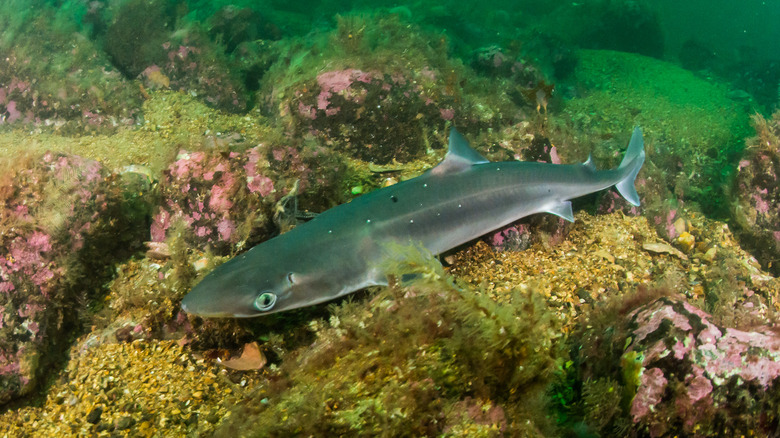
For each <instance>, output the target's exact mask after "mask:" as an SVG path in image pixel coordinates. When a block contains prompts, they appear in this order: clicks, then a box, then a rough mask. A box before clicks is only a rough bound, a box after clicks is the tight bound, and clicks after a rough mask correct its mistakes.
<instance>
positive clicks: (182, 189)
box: [151, 146, 281, 252]
mask: <svg viewBox="0 0 780 438" xmlns="http://www.w3.org/2000/svg"><path fill="white" fill-rule="evenodd" d="M267 150H268V148H266V147H265V146H257V147H254V148H252V149H249V150H247V151H246V152H243V153H237V152H231V153H227V154H222V153H216V152H213V153H206V152H187V151H180V152H179V156H178V158H177V160H176V161H175V162H174V163H173V164H171V166H170V167H169V168H168V169H167V170H166V171H165V175H164V177H163V179H162V181H161V191H162V194H163V201H162V205H161V207H160V209H159V211H158V212H157V214H155V215H154V218H153V222H152V227H151V235H152V240H153V241H156V242H161V241H163V240H165V239H166V237H167V232H168V229H169V228H170V227H171V226H172V225H173V224H174V223H176V222H177V221H181V222H183V224H184V225H185V226H186V228H187V229H189V230H191V235H190V236H189V239H190V240H191V241H190V243H191V244H194V245H196V246H199V247H201V248H205V247H207V246H208V247H211V248H212V249H213V250H215V251H217V252H223V251H227V250H228V249H229V248H230V247H231V245H233V244H235V243H236V242H238V241H239V240H241V239H245V238H246V237H247V236H240V235H238V233H237V232H236V230H237V229H239V227H240V226H241V225H242V224H244V223H245V222H246V221H249V220H253V218H256V217H257V215H258V214H260V212H262V211H263V209H269V208H270V206H271V205H273V204H274V203H275V202H276V200H277V198H278V196H281V194H278V196H276V195H277V193H276V191H275V184H274V180H273V179H271V177H269V176H268V175H273V173H272V172H271V169H270V165H271V163H269V162H268V160H267V159H266V158H265V154H266V153H267Z"/></svg>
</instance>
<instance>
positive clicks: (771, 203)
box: [731, 111, 780, 275]
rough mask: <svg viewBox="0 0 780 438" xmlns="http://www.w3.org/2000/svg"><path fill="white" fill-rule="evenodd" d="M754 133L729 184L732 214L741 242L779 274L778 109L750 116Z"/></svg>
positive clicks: (779, 160) (779, 115)
mask: <svg viewBox="0 0 780 438" xmlns="http://www.w3.org/2000/svg"><path fill="white" fill-rule="evenodd" d="M753 126H754V128H755V129H756V136H755V137H753V138H751V139H748V140H747V144H748V147H747V149H746V150H745V156H744V158H743V159H742V160H741V161H740V162H739V166H738V168H737V178H736V180H735V183H734V186H733V188H732V191H731V192H732V202H731V206H732V215H733V217H734V222H735V224H736V227H735V231H736V234H737V237H738V238H739V239H740V240H741V242H742V243H743V244H744V245H745V246H746V247H747V248H748V249H749V250H750V251H751V252H752V253H753V255H755V256H756V258H757V259H758V260H759V261H760V262H761V263H762V265H764V266H765V267H766V268H767V269H768V270H770V271H772V272H773V273H774V274H775V275H778V274H780V264H778V263H771V262H772V261H774V260H777V259H778V258H780V241H778V240H777V239H775V236H776V235H777V233H778V232H780V179H779V177H780V111H777V112H775V114H774V115H773V116H772V118H771V119H769V120H767V119H764V118H763V117H762V116H760V115H756V116H754V117H753Z"/></svg>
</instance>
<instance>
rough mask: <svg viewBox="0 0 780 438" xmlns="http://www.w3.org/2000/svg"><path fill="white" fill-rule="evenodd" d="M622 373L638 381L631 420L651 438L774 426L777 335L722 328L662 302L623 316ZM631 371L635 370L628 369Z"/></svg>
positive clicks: (689, 309)
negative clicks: (626, 323)
mask: <svg viewBox="0 0 780 438" xmlns="http://www.w3.org/2000/svg"><path fill="white" fill-rule="evenodd" d="M628 318H629V320H630V322H629V324H630V325H631V327H632V330H631V334H630V335H631V338H629V339H630V340H631V343H630V345H629V346H628V348H627V349H626V352H625V353H624V355H623V359H624V360H623V362H622V363H623V369H624V374H626V375H628V374H631V376H630V377H631V378H635V379H636V386H635V388H632V389H635V391H636V392H635V395H634V396H633V399H632V400H631V404H630V415H631V419H632V420H633V422H634V423H636V424H637V426H638V428H639V430H641V431H644V432H645V433H649V435H650V436H662V435H665V434H667V433H669V432H672V431H675V432H676V433H679V432H688V433H696V434H701V435H703V436H713V435H717V434H724V433H725V434H728V435H739V434H748V433H750V431H753V432H754V433H759V434H764V433H771V431H775V430H777V427H778V424H780V418H779V417H778V407H780V335H778V333H777V332H776V331H772V330H771V329H770V328H769V327H765V326H764V327H754V328H752V329H750V330H748V331H745V330H737V329H734V328H728V327H724V326H722V325H719V324H716V323H714V322H713V321H712V317H711V316H710V315H708V314H707V313H706V312H703V311H702V310H700V309H698V308H696V307H694V306H692V305H690V304H688V303H687V302H685V301H678V300H673V299H669V298H662V299H659V300H657V301H654V302H652V303H650V304H648V305H646V306H643V307H640V308H639V309H636V310H635V311H633V312H631V313H630V314H629V315H628ZM633 365H635V366H633Z"/></svg>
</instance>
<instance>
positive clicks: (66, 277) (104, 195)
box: [0, 153, 143, 403]
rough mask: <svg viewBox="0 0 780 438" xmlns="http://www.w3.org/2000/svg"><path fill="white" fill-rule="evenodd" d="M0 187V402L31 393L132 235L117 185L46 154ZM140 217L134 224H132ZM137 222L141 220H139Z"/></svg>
mask: <svg viewBox="0 0 780 438" xmlns="http://www.w3.org/2000/svg"><path fill="white" fill-rule="evenodd" d="M7 178H8V180H6V181H4V182H3V184H2V185H0V205H2V206H3V208H2V209H1V210H0V291H1V292H2V293H0V403H5V402H8V401H9V400H12V399H14V398H16V397H19V396H23V395H26V394H29V393H30V392H31V391H32V390H33V389H35V387H36V386H37V385H38V383H39V381H40V379H41V378H42V377H43V375H44V372H45V370H47V369H48V368H49V366H50V365H51V364H52V363H54V362H55V361H57V360H59V359H60V357H59V355H60V354H61V352H62V351H63V349H64V348H66V347H67V345H66V340H67V338H68V337H69V336H71V335H72V333H73V331H74V329H76V328H77V327H78V326H77V324H78V318H79V314H81V313H82V312H83V310H84V309H83V307H84V305H85V303H86V300H87V299H89V298H90V296H91V295H94V293H95V291H97V290H99V288H100V287H102V286H103V285H104V283H105V281H106V280H107V278H108V276H110V275H111V262H112V260H116V258H117V257H120V256H121V255H122V254H126V253H127V252H128V249H129V248H128V242H129V240H132V239H137V238H138V237H139V236H138V233H137V232H135V233H134V232H133V230H132V229H130V228H128V227H129V224H128V220H126V218H124V217H123V214H124V211H123V209H122V205H121V202H122V198H123V192H122V190H121V186H120V185H119V184H118V179H116V178H113V177H112V176H111V175H110V174H109V172H108V171H107V170H106V169H105V168H104V167H103V166H102V165H101V164H100V163H98V162H96V161H92V160H87V159H84V158H81V157H79V156H76V155H65V154H54V153H46V154H45V155H44V156H43V157H41V158H40V159H39V160H38V161H36V162H33V163H32V165H30V166H29V167H27V168H25V169H21V170H19V171H17V172H16V173H15V174H13V176H10V177H7ZM135 219H138V218H135ZM139 222H140V223H143V222H142V221H139Z"/></svg>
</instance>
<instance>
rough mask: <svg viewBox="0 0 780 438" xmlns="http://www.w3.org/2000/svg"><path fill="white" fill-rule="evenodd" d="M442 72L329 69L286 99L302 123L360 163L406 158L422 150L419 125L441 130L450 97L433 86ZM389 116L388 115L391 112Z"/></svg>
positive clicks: (450, 111) (449, 114)
mask: <svg viewBox="0 0 780 438" xmlns="http://www.w3.org/2000/svg"><path fill="white" fill-rule="evenodd" d="M440 76H441V73H439V72H437V71H435V70H433V69H430V68H426V69H424V70H422V71H420V72H400V71H399V72H393V71H387V72H382V71H378V70H368V71H364V70H360V69H355V68H349V69H342V70H330V71H326V72H323V73H320V74H319V75H317V77H316V78H315V80H314V81H307V82H305V83H304V84H302V85H301V86H300V87H298V89H297V90H296V91H295V97H294V98H293V99H292V101H291V102H290V103H289V105H290V107H291V113H292V114H293V115H294V116H295V118H296V119H297V120H298V121H299V123H301V124H303V125H304V126H308V127H309V129H312V130H314V131H315V132H317V133H319V134H321V135H323V136H325V137H326V138H328V139H330V141H332V142H333V143H335V146H336V149H339V150H343V151H345V152H346V153H348V154H349V155H351V156H353V157H354V158H358V159H361V160H363V161H369V162H374V163H377V164H386V163H389V162H391V161H393V160H396V161H398V162H407V161H410V160H412V159H414V158H419V157H421V156H422V155H423V154H425V152H426V149H427V148H426V144H425V141H424V139H423V138H422V136H421V132H420V131H421V129H420V126H421V125H424V126H429V127H431V128H438V129H443V128H444V122H445V120H452V119H453V117H454V110H453V104H454V100H453V96H447V94H446V93H444V92H440V91H442V90H440V91H429V90H431V89H432V88H437V87H438V84H437V82H438V81H440V79H439V77H440ZM390 114H392V117H391V116H390Z"/></svg>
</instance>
